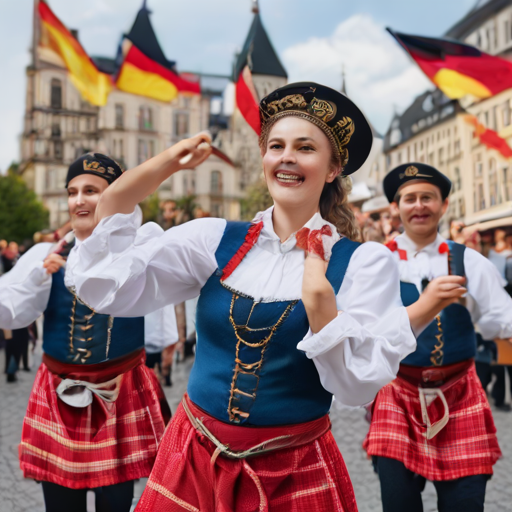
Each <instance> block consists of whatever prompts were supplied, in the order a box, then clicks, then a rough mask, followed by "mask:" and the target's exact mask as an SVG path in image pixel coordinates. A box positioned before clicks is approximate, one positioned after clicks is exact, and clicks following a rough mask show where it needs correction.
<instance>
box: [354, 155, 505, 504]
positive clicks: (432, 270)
mask: <svg viewBox="0 0 512 512" xmlns="http://www.w3.org/2000/svg"><path fill="white" fill-rule="evenodd" d="M451 185H452V184H451V181H450V180H449V179H448V178H447V177H446V176H445V175H444V174H442V173H441V172H439V171H438V170H437V169H435V168H434V167H432V166H430V165H425V164H422V163H409V164H403V165H400V166H398V167H396V168H395V169H393V170H392V171H390V172H389V173H388V174H387V175H386V177H385V178H384V183H383V186H384V192H385V194H386V197H387V198H388V200H389V202H394V203H396V205H397V207H398V209H399V212H400V217H401V219H402V222H403V224H404V228H405V233H404V234H402V235H399V236H397V237H396V238H395V239H394V240H393V241H391V242H390V243H388V248H389V249H390V250H391V251H392V253H393V257H394V258H395V261H396V262H397V264H398V268H399V272H400V279H401V295H402V301H403V303H404V305H405V306H409V307H410V306H411V305H413V304H415V303H419V302H420V300H421V299H422V297H423V296H424V295H425V294H428V293H431V292H432V291H433V290H436V289H439V290H441V293H442V294H444V293H445V292H446V293H447V291H448V290H449V289H451V288H453V287H454V286H461V285H463V284H464V283H465V286H466V288H462V290H463V291H467V294H466V296H464V298H451V299H447V300H446V301H445V304H444V307H443V308H442V311H441V313H440V314H438V315H435V318H434V320H432V321H431V322H430V321H429V322H427V323H425V324H424V325H423V326H422V327H421V328H420V329H415V333H416V336H417V342H418V346H417V349H416V350H415V351H414V352H413V353H412V354H410V355H408V356H407V357H406V358H405V359H403V360H402V361H401V363H400V369H399V371H398V376H397V378H396V379H395V380H394V381H393V382H391V383H390V384H388V385H387V386H385V387H383V388H382V389H381V390H380V391H379V393H378V395H377V398H376V399H375V402H374V404H373V410H372V421H371V425H370V431H369V433H368V436H367V438H366V440H365V444H364V446H365V448H366V451H367V453H368V455H371V456H372V457H373V459H374V463H375V466H376V468H377V471H378V475H379V479H380V483H381V496H382V503H383V510H384V512H422V511H423V504H422V499H421V492H422V490H423V488H424V486H425V482H426V480H431V481H433V483H434V485H435V487H436V490H437V496H438V507H439V511H440V512H482V511H483V510H484V501H485V489H486V485H487V480H488V479H489V478H490V476H491V475H492V473H493V465H494V464H495V463H496V461H497V460H498V458H499V457H500V456H501V451H500V448H499V446H498V439H497V437H496V428H495V426H494V422H493V418H492V413H491V408H490V406H489V403H488V401H487V398H486V396H485V393H484V391H483V389H482V386H481V384H480V381H479V380H478V377H477V374H476V371H475V363H474V358H475V355H476V334H475V329H474V324H475V323H478V327H479V330H480V332H481V333H482V336H484V338H486V339H494V338H498V337H500V338H510V337H511V336H512V299H511V298H510V297H509V296H508V295H507V293H506V292H505V290H504V289H503V284H502V279H501V277H500V275H499V273H498V271H497V270H496V268H495V267H494V266H493V265H492V264H491V263H490V262H489V261H488V260H487V259H486V258H484V257H483V256H482V255H481V254H479V253H478V252H476V251H474V250H472V249H468V248H466V247H465V246H464V245H461V244H458V243H455V242H453V241H451V240H449V241H447V240H445V239H444V238H443V237H442V236H441V235H440V234H439V233H438V226H439V222H440V220H441V218H442V216H443V215H444V214H445V212H446V210H447V209H448V197H449V193H450V190H451ZM461 296H462V295H460V296H459V297H461Z"/></svg>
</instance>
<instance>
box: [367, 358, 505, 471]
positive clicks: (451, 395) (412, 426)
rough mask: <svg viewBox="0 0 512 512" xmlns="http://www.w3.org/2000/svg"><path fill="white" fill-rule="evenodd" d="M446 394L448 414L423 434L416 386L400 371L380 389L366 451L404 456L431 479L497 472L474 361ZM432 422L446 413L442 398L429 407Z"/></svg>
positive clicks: (495, 444) (487, 411) (488, 416)
mask: <svg viewBox="0 0 512 512" xmlns="http://www.w3.org/2000/svg"><path fill="white" fill-rule="evenodd" d="M444 395H445V397H446V400H447V402H448V406H449V410H450V419H449V421H448V424H447V425H446V427H444V428H443V430H441V431H440V432H439V433H438V434H437V435H436V436H435V437H434V438H433V439H431V440H427V438H426V436H425V432H426V430H427V429H426V425H425V423H424V421H423V419H422V416H421V408H420V401H419V395H418V388H417V387H415V386H413V385H412V384H410V383H408V382H407V381H405V380H403V379H401V378H400V377H397V378H396V379H395V380H394V381H393V382H391V383H390V384H388V385H387V386H385V387H384V388H382V389H381V390H380V391H379V394H378V395H377V398H376V399H375V402H374V405H373V413H372V422H371V425H370V431H369V432H368V435H367V437H366V439H365V441H364V443H363V447H364V448H365V449H366V451H367V453H368V455H378V456H382V457H389V458H391V459H396V460H399V461H402V462H403V463H404V465H405V467H406V468H407V469H409V470H410V471H413V472H414V473H417V474H419V475H421V476H423V477H425V478H427V479H428V480H455V479H457V478H462V477H464V476H469V475H481V474H486V475H487V474H488V475H491V474H492V473H493V468H492V467H493V465H494V464H495V463H496V461H497V460H498V459H499V458H500V457H501V450H500V448H499V446H498V439H497V437H496V427H495V426H494V421H493V418H492V413H491V409H490V407H489V403H488V401H487V397H486V396H485V392H484V390H483V389H482V386H481V384H480V381H479V380H478V377H477V375H476V371H475V366H474V364H472V365H471V367H470V368H469V370H468V371H467V372H466V373H465V374H464V375H463V376H462V377H461V378H460V379H457V380H456V382H455V383H454V384H453V385H451V386H450V387H449V388H448V389H446V390H444ZM427 410H428V415H429V417H430V420H431V422H432V423H434V422H436V421H438V420H439V419H441V418H442V416H443V411H444V410H443V406H442V404H441V401H440V400H439V398H437V399H436V400H434V402H432V404H431V405H430V406H429V407H428V409H427Z"/></svg>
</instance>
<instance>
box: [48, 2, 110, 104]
mask: <svg viewBox="0 0 512 512" xmlns="http://www.w3.org/2000/svg"><path fill="white" fill-rule="evenodd" d="M38 12H39V18H40V20H41V40H40V44H41V45H42V46H47V47H49V48H51V49H52V50H53V51H55V52H56V53H57V54H58V55H59V57H60V58H61V59H62V60H63V61H64V64H65V65H66V67H67V69H68V71H69V76H70V79H71V81H72V82H73V85H74V86H75V87H76V88H77V89H78V91H79V92H80V94H81V95H82V98H83V99H84V100H86V101H88V102H89V103H92V104H93V105H97V106H102V105H105V104H106V103H107V98H108V95H109V93H110V91H111V89H112V79H111V77H110V75H107V74H105V73H102V72H101V71H99V70H98V68H97V67H96V65H95V64H94V62H93V61H92V60H91V58H90V57H89V55H87V53H86V52H85V50H84V49H83V48H82V45H81V44H80V43H79V42H78V41H77V40H76V38H75V37H73V35H72V34H71V32H69V30H68V29H67V28H66V27H65V26H64V25H63V24H62V23H61V21H60V20H59V18H57V16H55V14H54V13H53V12H52V10H51V9H50V7H48V5H47V4H46V3H45V2H44V1H43V0H40V2H39V5H38Z"/></svg>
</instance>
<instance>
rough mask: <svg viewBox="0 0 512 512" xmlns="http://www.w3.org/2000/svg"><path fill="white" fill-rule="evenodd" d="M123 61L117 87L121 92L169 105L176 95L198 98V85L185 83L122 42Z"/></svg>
mask: <svg viewBox="0 0 512 512" xmlns="http://www.w3.org/2000/svg"><path fill="white" fill-rule="evenodd" d="M123 46H124V47H125V51H126V54H125V57H124V61H123V64H122V66H121V69H120V71H119V74H118V77H117V81H116V86H117V88H118V89H120V90H121V91H125V92H130V93H133V94H139V95H140V96H147V97H148V98H153V99H155V100H160V101H165V102H169V101H172V100H173V99H174V98H176V96H178V94H179V93H184V94H187V93H188V94H200V93H201V89H200V86H199V83H197V82H191V81H188V80H185V79H184V78H182V77H181V76H179V75H178V74H177V73H175V72H173V71H171V70H170V69H169V68H167V67H164V66H162V65H161V64H159V63H158V62H156V61H155V60H153V59H151V58H150V57H148V56H147V55H145V54H144V53H142V51H140V50H139V49H138V48H137V47H136V46H135V45H134V44H132V43H131V42H130V41H128V40H125V42H124V43H123Z"/></svg>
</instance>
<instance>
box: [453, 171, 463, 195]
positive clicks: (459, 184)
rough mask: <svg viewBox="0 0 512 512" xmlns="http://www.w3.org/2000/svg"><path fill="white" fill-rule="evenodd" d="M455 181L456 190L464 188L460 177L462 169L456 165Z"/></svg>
mask: <svg viewBox="0 0 512 512" xmlns="http://www.w3.org/2000/svg"><path fill="white" fill-rule="evenodd" d="M454 174H455V180H454V181H455V183H454V187H453V188H454V190H460V189H461V188H462V181H461V177H460V169H459V168H458V167H455V171H454Z"/></svg>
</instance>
